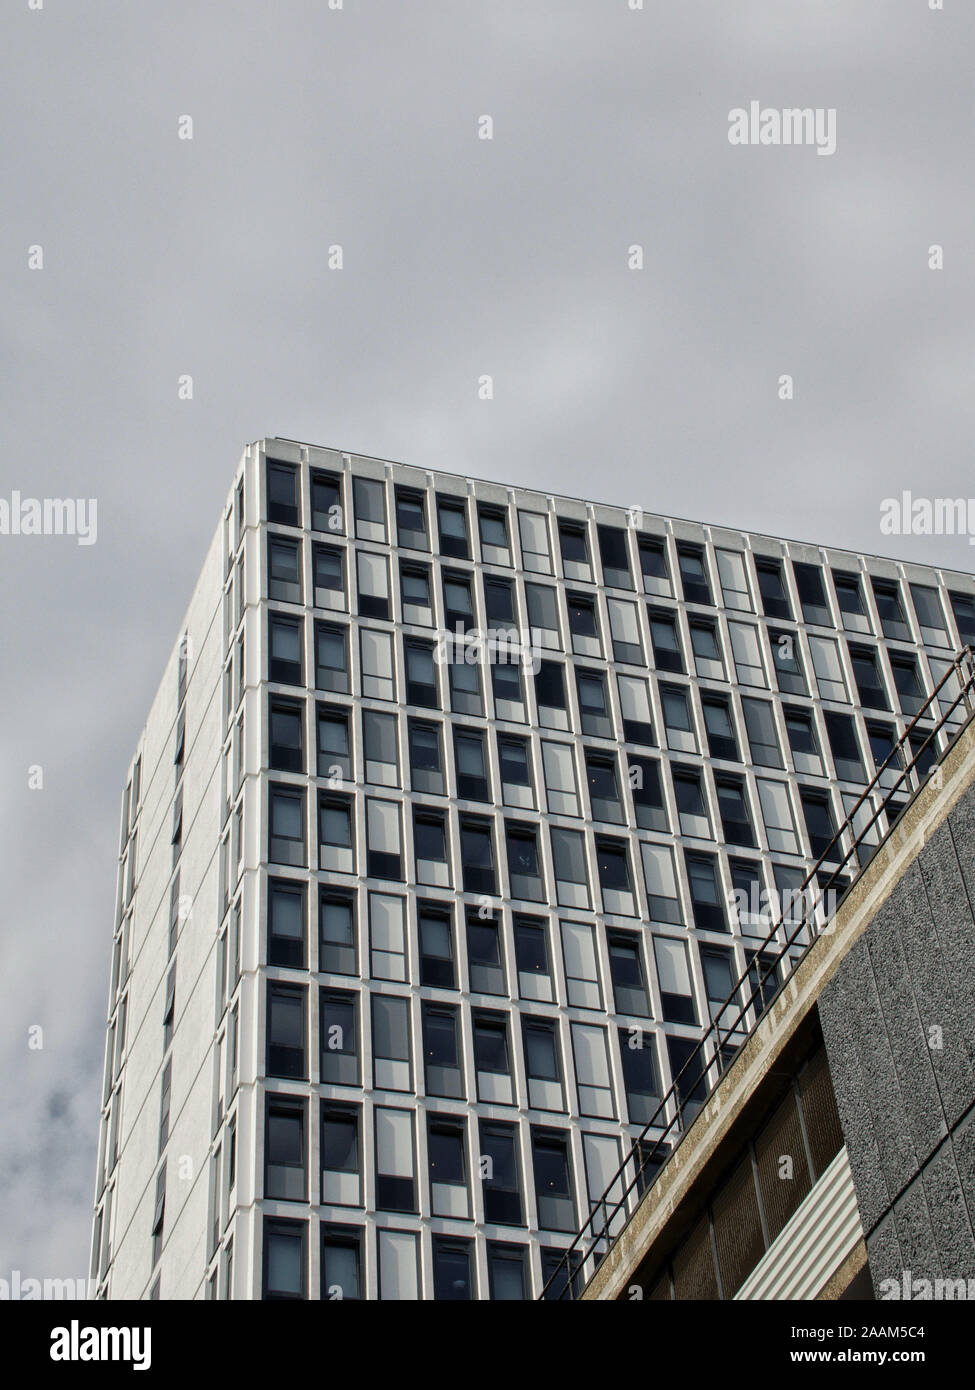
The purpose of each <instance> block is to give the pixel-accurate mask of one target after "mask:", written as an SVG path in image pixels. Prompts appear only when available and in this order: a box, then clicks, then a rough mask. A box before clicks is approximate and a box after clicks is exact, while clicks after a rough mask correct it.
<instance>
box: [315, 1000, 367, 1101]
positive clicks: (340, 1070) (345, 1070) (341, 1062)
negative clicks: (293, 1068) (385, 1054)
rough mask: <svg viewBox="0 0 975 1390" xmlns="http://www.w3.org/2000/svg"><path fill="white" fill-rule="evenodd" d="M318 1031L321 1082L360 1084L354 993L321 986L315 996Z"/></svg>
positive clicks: (357, 1011)
mask: <svg viewBox="0 0 975 1390" xmlns="http://www.w3.org/2000/svg"><path fill="white" fill-rule="evenodd" d="M319 1033H320V1036H321V1059H320V1062H319V1067H320V1074H321V1080H322V1084H323V1085H327V1084H329V1083H331V1084H332V1085H335V1086H358V1085H360V1075H359V996H358V994H354V993H352V992H351V991H347V990H332V989H323V990H322V991H321V994H320V995H319Z"/></svg>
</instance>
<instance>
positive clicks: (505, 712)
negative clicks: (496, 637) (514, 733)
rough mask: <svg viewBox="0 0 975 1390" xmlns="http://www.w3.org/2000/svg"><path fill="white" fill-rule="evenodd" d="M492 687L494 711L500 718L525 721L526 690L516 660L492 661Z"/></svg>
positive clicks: (520, 722)
mask: <svg viewBox="0 0 975 1390" xmlns="http://www.w3.org/2000/svg"><path fill="white" fill-rule="evenodd" d="M490 669H491V687H492V690H493V691H494V712H495V715H496V716H497V718H498V719H511V720H514V721H516V722H517V723H519V724H524V723H525V722H526V721H525V692H524V689H523V687H522V681H521V667H520V666H519V665H518V664H517V663H516V662H506V661H500V660H496V661H493V662H492V663H491V668H490Z"/></svg>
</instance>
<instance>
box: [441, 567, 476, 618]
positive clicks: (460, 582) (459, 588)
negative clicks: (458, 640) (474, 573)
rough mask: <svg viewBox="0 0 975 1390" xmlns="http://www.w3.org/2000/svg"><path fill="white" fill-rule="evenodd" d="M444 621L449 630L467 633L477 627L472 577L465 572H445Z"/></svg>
mask: <svg viewBox="0 0 975 1390" xmlns="http://www.w3.org/2000/svg"><path fill="white" fill-rule="evenodd" d="M443 604H444V619H445V622H446V625H447V627H448V628H449V629H451V630H455V629H456V628H458V627H460V628H462V629H463V631H464V632H466V631H467V630H468V629H469V628H472V627H475V626H476V620H475V614H474V598H473V592H472V588H471V575H470V574H468V573H466V572H465V571H463V570H444V572H443Z"/></svg>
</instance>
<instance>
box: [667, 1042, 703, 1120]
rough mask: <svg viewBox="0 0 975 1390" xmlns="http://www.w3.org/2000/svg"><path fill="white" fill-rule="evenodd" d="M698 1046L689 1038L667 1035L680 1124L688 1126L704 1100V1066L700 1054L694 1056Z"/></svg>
mask: <svg viewBox="0 0 975 1390" xmlns="http://www.w3.org/2000/svg"><path fill="white" fill-rule="evenodd" d="M698 1046H699V1044H698V1043H697V1042H693V1041H692V1040H691V1039H690V1038H678V1037H676V1036H675V1035H674V1034H673V1033H668V1034H667V1056H668V1058H669V1059H670V1074H671V1076H672V1077H673V1079H674V1085H675V1087H676V1090H677V1099H678V1107H679V1110H680V1112H681V1123H682V1124H685V1125H686V1124H690V1122H691V1120H692V1119H693V1118H694V1116H695V1115H696V1114H697V1112H698V1110H700V1108H701V1106H702V1105H703V1104H704V1101H705V1098H706V1086H705V1071H706V1064H705V1062H704V1059H703V1058H702V1056H701V1054H700V1053H697V1055H696V1056H695V1055H694V1054H695V1052H696V1051H697V1048H698ZM692 1058H693V1061H692V1060H691V1059H692ZM685 1067H686V1068H687V1070H686V1071H684V1068H685ZM682 1072H683V1075H681V1073H682Z"/></svg>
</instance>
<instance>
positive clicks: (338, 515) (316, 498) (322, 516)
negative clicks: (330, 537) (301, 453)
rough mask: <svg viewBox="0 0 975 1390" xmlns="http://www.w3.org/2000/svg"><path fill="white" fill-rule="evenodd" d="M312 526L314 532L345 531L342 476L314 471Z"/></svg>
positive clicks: (312, 481) (312, 477) (312, 476)
mask: <svg viewBox="0 0 975 1390" xmlns="http://www.w3.org/2000/svg"><path fill="white" fill-rule="evenodd" d="M311 525H312V530H313V531H332V532H343V531H344V530H345V515H344V509H343V506H342V477H341V474H339V473H322V472H319V471H318V470H316V469H312V471H311Z"/></svg>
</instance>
